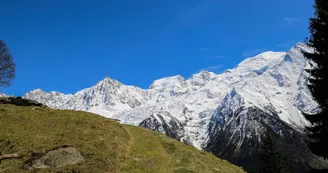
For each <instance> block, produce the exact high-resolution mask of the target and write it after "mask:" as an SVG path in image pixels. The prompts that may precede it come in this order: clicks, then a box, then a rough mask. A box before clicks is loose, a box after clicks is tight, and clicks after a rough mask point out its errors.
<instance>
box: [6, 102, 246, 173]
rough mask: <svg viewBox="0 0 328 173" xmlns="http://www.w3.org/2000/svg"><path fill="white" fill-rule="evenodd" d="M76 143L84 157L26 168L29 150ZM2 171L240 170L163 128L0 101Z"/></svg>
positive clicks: (128, 172)
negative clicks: (154, 129) (155, 129)
mask: <svg viewBox="0 0 328 173" xmlns="http://www.w3.org/2000/svg"><path fill="white" fill-rule="evenodd" d="M62 145H70V146H74V147H75V148H77V149H78V150H79V151H80V152H81V154H82V155H83V156H84V157H85V160H86V162H85V163H83V164H80V165H73V166H66V167H62V168H49V169H38V170H32V171H26V170H23V169H22V165H23V163H24V161H26V160H27V159H28V158H29V157H30V155H31V153H42V152H46V151H48V150H51V149H53V148H56V147H58V146H62ZM9 153H18V154H20V155H22V156H23V158H21V159H9V160H3V161H1V163H0V173H19V172H31V173H34V172H37V173H46V172H47V173H48V172H49V173H50V172H51V173H69V172H73V170H78V171H79V172H80V173H84V172H88V173H89V172H90V173H105V172H106V173H119V172H122V173H162V172H163V173H171V172H172V173H173V172H174V173H189V172H190V173H196V172H199V173H207V172H218V173H239V172H244V171H243V170H242V169H241V168H239V167H237V166H234V165H232V164H230V163H228V162H227V161H224V160H221V159H218V158H216V157H214V156H213V155H212V154H209V153H206V152H203V151H199V150H197V149H195V148H193V147H190V146H187V145H184V144H182V143H180V142H178V141H176V140H173V139H170V138H168V137H166V136H164V135H162V134H159V133H155V132H152V131H149V130H146V129H143V128H139V127H133V126H128V125H121V124H119V123H117V122H115V121H112V120H110V119H106V118H104V117H101V116H99V115H95V114H91V113H86V112H80V111H64V110H53V109H48V108H38V107H21V106H13V105H0V155H1V154H9Z"/></svg>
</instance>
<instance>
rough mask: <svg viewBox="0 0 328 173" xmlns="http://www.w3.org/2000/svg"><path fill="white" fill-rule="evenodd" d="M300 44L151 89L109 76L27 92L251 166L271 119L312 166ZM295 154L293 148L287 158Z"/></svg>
mask: <svg viewBox="0 0 328 173" xmlns="http://www.w3.org/2000/svg"><path fill="white" fill-rule="evenodd" d="M302 51H307V52H311V51H313V49H311V48H309V47H307V46H306V45H304V44H303V43H298V44H296V45H295V46H294V47H292V48H291V49H290V50H289V51H288V52H271V51H269V52H264V53H261V54H259V55H257V56H254V57H251V58H246V59H245V60H244V61H242V62H241V63H240V64H239V65H238V66H237V67H235V68H234V69H228V70H226V71H224V72H223V73H221V74H215V73H212V72H208V71H204V70H203V71H201V72H199V73H197V74H194V75H192V76H191V77H190V78H188V79H185V78H183V77H182V76H179V75H177V76H172V77H166V78H162V79H158V80H155V81H154V82H153V83H152V84H151V86H150V88H149V89H141V88H138V87H134V86H127V85H124V84H122V83H120V82H118V81H115V80H113V79H110V78H108V77H106V78H105V79H104V80H102V81H100V82H98V83H97V84H96V85H95V86H92V87H91V88H87V89H84V90H81V91H79V92H77V93H75V94H67V95H66V94H63V93H59V92H50V93H46V92H44V91H42V90H39V89H38V90H33V91H31V92H29V93H26V94H25V96H24V97H26V98H28V99H33V100H36V101H39V102H41V103H44V104H46V105H48V106H50V107H52V108H58V109H73V110H84V111H89V112H93V113H97V114H100V115H103V116H105V117H109V118H113V119H119V120H120V122H121V123H124V124H131V125H135V126H142V127H145V128H149V129H151V130H154V131H158V132H161V133H165V134H166V135H168V136H170V137H172V138H175V139H178V140H180V141H183V142H185V143H189V144H191V145H193V146H195V147H197V148H199V149H205V150H207V151H210V152H213V153H214V154H215V155H217V156H219V157H224V158H226V159H228V160H229V161H232V162H234V163H237V164H238V165H241V166H243V167H245V168H247V169H249V170H253V168H252V167H251V166H250V163H251V162H253V161H254V162H258V158H257V157H256V155H257V153H258V151H257V150H258V146H259V145H260V144H261V139H262V138H263V135H265V134H264V132H263V129H264V127H265V126H269V127H270V128H272V130H273V131H274V133H276V134H277V135H279V136H280V137H279V139H278V138H277V140H279V141H281V145H282V146H284V148H289V149H290V150H289V151H287V150H286V151H285V152H286V153H288V152H290V151H293V152H294V153H295V154H302V153H304V154H305V156H304V157H303V155H299V156H298V158H299V157H302V158H301V159H300V160H295V161H293V162H290V163H289V165H290V166H291V169H292V170H301V169H303V170H306V168H307V166H306V165H307V162H308V160H307V159H305V158H308V156H309V155H308V154H307V151H308V150H307V149H306V146H305V144H304V137H303V136H304V135H303V132H302V131H303V129H304V127H305V126H306V125H309V123H308V122H307V121H306V120H305V118H304V117H303V116H302V113H301V112H302V111H303V112H308V113H314V112H316V111H318V109H317V107H318V106H317V103H316V102H315V101H314V100H313V99H312V96H311V94H310V92H309V90H308V88H307V86H306V83H307V80H306V79H307V74H306V72H305V69H307V68H310V66H309V62H308V60H307V59H306V58H305V57H304V56H303V54H302ZM285 144H286V145H285ZM294 150H295V151H294ZM294 153H291V154H288V157H289V160H293V156H294V155H293V154H294ZM293 165H299V166H302V168H299V167H298V166H293Z"/></svg>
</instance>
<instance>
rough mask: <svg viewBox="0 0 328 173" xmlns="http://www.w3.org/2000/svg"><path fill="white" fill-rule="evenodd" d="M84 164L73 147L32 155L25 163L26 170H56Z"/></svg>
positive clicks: (81, 157)
mask: <svg viewBox="0 0 328 173" xmlns="http://www.w3.org/2000/svg"><path fill="white" fill-rule="evenodd" d="M83 162H84V157H83V156H82V155H81V154H80V152H79V151H78V150H77V149H76V148H73V147H65V148H58V149H55V150H51V151H48V152H47V153H38V154H33V155H32V156H31V158H30V159H29V160H28V161H27V162H26V163H25V165H24V168H25V169H27V170H31V169H41V168H58V167H63V166H67V165H76V164H81V163H83Z"/></svg>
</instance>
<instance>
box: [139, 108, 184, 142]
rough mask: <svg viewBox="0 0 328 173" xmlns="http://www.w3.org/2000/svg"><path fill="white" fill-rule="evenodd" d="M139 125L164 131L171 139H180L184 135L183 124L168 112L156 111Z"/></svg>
mask: <svg viewBox="0 0 328 173" xmlns="http://www.w3.org/2000/svg"><path fill="white" fill-rule="evenodd" d="M139 126H140V127H144V128H148V129H151V130H153V131H157V132H161V133H164V134H165V135H166V136H169V137H171V138H173V139H178V140H180V139H181V138H182V137H183V135H184V129H183V125H182V124H181V123H180V122H179V120H178V119H176V118H175V117H173V116H172V115H171V114H170V113H169V112H156V113H154V114H153V115H151V116H150V117H149V118H147V119H145V120H143V121H142V122H141V123H140V124H139Z"/></svg>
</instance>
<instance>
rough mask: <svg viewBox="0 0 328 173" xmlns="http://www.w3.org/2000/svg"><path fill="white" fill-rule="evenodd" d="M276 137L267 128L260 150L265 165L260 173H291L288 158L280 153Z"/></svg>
mask: <svg viewBox="0 0 328 173" xmlns="http://www.w3.org/2000/svg"><path fill="white" fill-rule="evenodd" d="M274 135H276V134H275V132H274V131H273V130H272V129H271V128H270V127H267V128H266V133H265V136H264V137H263V141H262V144H261V145H262V147H261V150H260V158H261V160H262V161H263V163H264V164H263V168H262V169H261V170H260V171H259V172H260V173H289V172H290V171H289V169H288V165H287V160H286V157H285V155H284V154H283V153H282V152H280V150H279V146H278V144H277V142H276V139H275V137H274Z"/></svg>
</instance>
